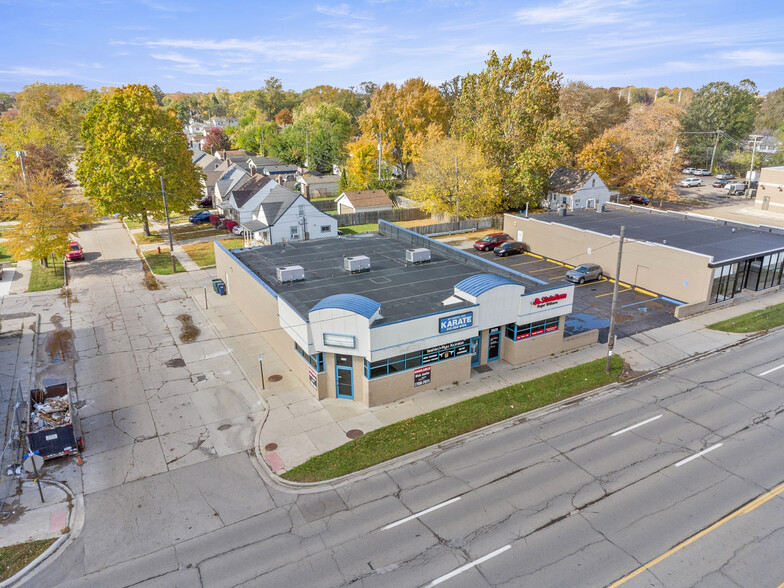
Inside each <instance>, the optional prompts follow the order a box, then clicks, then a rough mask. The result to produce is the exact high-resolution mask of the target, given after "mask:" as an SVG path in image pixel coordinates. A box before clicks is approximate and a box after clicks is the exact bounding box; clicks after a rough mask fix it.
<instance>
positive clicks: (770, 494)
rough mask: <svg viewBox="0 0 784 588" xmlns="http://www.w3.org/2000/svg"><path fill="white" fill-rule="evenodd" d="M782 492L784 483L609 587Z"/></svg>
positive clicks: (616, 583)
mask: <svg viewBox="0 0 784 588" xmlns="http://www.w3.org/2000/svg"><path fill="white" fill-rule="evenodd" d="M782 492H784V484H780V485H779V486H777V487H776V488H774V489H773V490H771V491H770V492H766V493H765V494H763V495H762V496H760V497H759V498H757V499H756V500H752V501H751V502H749V503H748V504H747V505H745V506H742V507H740V508H739V509H737V510H736V511H735V512H731V513H730V514H728V515H727V516H726V517H724V518H723V519H721V520H720V521H716V522H715V523H713V524H712V525H711V526H710V527H708V528H707V529H703V530H702V531H700V532H699V533H697V534H696V535H692V536H691V537H689V538H688V539H686V540H685V541H684V542H683V543H679V544H678V545H676V546H675V547H673V548H672V549H670V550H669V551H668V552H667V553H663V554H662V555H660V556H659V557H657V558H656V559H654V560H652V561H650V562H648V563H647V564H645V565H644V566H641V567H639V568H637V569H636V570H634V571H633V572H632V573H631V574H629V575H628V576H624V577H623V578H621V579H620V580H618V581H617V582H614V583H613V584H610V586H609V587H608V588H617V587H618V586H620V585H621V584H625V583H626V582H627V581H629V580H631V579H632V578H634V577H636V576H639V575H640V574H642V573H643V572H644V571H646V570H649V569H650V568H652V567H653V566H655V565H656V564H657V563H659V562H660V561H664V560H665V559H667V558H668V557H670V556H671V555H672V554H674V553H677V552H679V551H680V550H681V549H683V548H684V547H686V546H688V545H691V544H692V543H694V542H695V541H696V540H697V539H699V538H701V537H704V536H705V535H707V534H708V533H710V532H711V531H713V530H714V529H717V528H718V527H720V526H721V525H723V524H724V523H726V522H728V521H730V520H732V519H734V518H735V517H736V516H738V515H742V514H746V513H749V512H751V511H752V510H754V509H755V508H757V507H758V506H760V505H762V504H764V503H766V502H767V501H768V500H770V499H771V498H774V497H775V496H778V495H779V494H781V493H782ZM782 586H784V584H782ZM779 588H781V586H780V587H779Z"/></svg>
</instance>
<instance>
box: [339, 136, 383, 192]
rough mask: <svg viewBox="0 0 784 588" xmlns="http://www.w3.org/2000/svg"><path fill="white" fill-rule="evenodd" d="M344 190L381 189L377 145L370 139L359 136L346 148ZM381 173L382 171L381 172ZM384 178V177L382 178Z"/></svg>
mask: <svg viewBox="0 0 784 588" xmlns="http://www.w3.org/2000/svg"><path fill="white" fill-rule="evenodd" d="M347 150H348V158H347V159H346V168H345V170H344V171H345V173H346V180H345V184H344V185H345V186H346V187H345V188H344V190H343V191H345V190H374V189H376V188H379V187H381V185H382V182H381V181H379V175H381V174H380V173H379V169H378V151H377V143H376V142H375V141H374V140H373V138H372V137H368V136H366V135H362V136H360V137H359V138H358V139H357V140H356V141H353V142H352V143H349V144H348V146H347ZM382 172H383V170H382ZM382 177H385V176H382Z"/></svg>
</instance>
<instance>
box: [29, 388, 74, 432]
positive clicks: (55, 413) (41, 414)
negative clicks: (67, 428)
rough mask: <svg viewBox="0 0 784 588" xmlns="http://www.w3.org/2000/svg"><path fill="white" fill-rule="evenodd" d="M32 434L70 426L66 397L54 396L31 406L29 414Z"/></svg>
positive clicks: (69, 412)
mask: <svg viewBox="0 0 784 588" xmlns="http://www.w3.org/2000/svg"><path fill="white" fill-rule="evenodd" d="M30 419H31V423H32V426H31V427H30V430H31V431H32V432H36V433H37V432H38V431H43V430H44V429H51V428H52V427H59V426H61V425H70V424H71V411H70V409H69V406H68V396H55V397H53V398H47V399H46V400H44V401H43V402H36V403H35V404H33V410H32V412H31V413H30Z"/></svg>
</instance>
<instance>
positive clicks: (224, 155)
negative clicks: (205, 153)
mask: <svg viewBox="0 0 784 588" xmlns="http://www.w3.org/2000/svg"><path fill="white" fill-rule="evenodd" d="M217 155H218V157H220V158H221V159H226V158H227V157H232V156H234V155H242V156H244V157H245V158H247V157H250V153H248V152H247V151H245V149H227V150H225V151H218V153H217Z"/></svg>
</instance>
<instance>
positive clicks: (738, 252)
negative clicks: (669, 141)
mask: <svg viewBox="0 0 784 588" xmlns="http://www.w3.org/2000/svg"><path fill="white" fill-rule="evenodd" d="M621 227H625V241H624V245H623V262H622V265H621V275H620V281H621V282H623V283H626V284H630V285H633V286H638V287H641V288H644V289H646V290H651V291H653V292H656V293H659V294H662V295H664V296H667V297H670V298H673V299H674V300H676V301H679V302H683V303H685V304H684V305H683V306H681V307H679V308H678V309H677V310H676V316H679V317H680V316H685V315H686V314H688V313H693V312H699V311H701V310H703V309H705V308H707V307H708V306H709V305H711V304H716V303H719V302H723V301H725V300H729V299H732V298H733V297H734V296H735V295H737V294H738V293H740V292H741V291H743V290H744V289H745V290H752V291H758V290H764V289H767V288H773V287H778V286H779V285H780V284H781V283H782V268H784V230H782V229H780V228H777V227H767V226H759V225H748V224H743V223H738V222H732V221H727V220H724V219H717V218H710V217H705V216H700V215H695V214H687V213H678V212H662V211H657V210H653V209H649V208H643V207H638V206H622V205H617V204H611V203H608V204H605V206H603V207H600V208H599V209H598V210H577V211H571V212H568V213H567V212H566V211H565V210H563V211H561V212H559V213H556V212H548V213H544V214H535V215H530V216H528V217H525V216H522V215H513V214H507V215H505V217H504V231H505V232H506V233H508V234H510V235H512V236H513V237H515V238H516V239H517V240H518V241H523V240H525V242H526V243H527V244H528V246H529V247H530V250H531V251H533V252H535V253H538V254H540V255H544V256H546V257H551V258H553V259H556V260H558V261H562V262H565V263H568V264H571V265H578V264H580V263H596V264H599V265H600V266H602V268H603V273H604V275H605V276H608V277H612V278H615V277H616V276H615V275H614V274H615V267H616V260H617V252H618V241H619V235H620V230H621Z"/></svg>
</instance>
